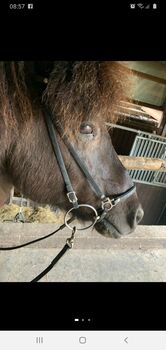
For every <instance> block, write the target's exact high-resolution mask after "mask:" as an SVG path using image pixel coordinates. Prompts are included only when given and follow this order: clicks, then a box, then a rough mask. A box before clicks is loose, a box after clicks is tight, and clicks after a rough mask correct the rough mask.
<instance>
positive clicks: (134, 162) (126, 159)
mask: <svg viewBox="0 0 166 350" xmlns="http://www.w3.org/2000/svg"><path fill="white" fill-rule="evenodd" d="M118 157H119V159H120V161H121V162H122V164H123V165H124V167H125V168H126V169H128V170H151V171H161V172H166V160H165V159H157V158H144V157H130V156H118Z"/></svg>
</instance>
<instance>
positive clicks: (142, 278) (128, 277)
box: [0, 223, 166, 282]
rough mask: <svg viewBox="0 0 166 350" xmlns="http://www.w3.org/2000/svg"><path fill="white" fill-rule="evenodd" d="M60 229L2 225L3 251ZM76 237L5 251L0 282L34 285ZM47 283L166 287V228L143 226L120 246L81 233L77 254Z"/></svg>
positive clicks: (69, 255) (64, 233)
mask: <svg viewBox="0 0 166 350" xmlns="http://www.w3.org/2000/svg"><path fill="white" fill-rule="evenodd" d="M55 229H56V226H55V225H54V224H22V223H16V224H14V223H4V224H0V246H8V245H17V244H21V243H23V242H27V241H30V240H32V239H35V238H38V237H41V236H43V235H46V234H48V233H50V232H52V231H54V230H55ZM70 234H71V233H70V232H69V231H68V229H65V230H63V231H60V232H59V233H57V234H56V235H55V236H53V237H51V238H48V239H47V240H44V241H42V242H39V243H35V244H34V245H32V246H28V247H26V248H21V249H19V250H14V251H8V252H7V251H1V252H0V282H8V281H9V282H29V281H31V280H32V279H33V278H34V277H35V276H36V275H37V274H39V273H40V272H41V271H42V270H44V269H45V268H46V267H47V266H48V265H49V264H50V263H51V261H52V260H53V259H54V257H55V256H56V254H57V253H59V251H60V250H61V249H62V247H63V245H64V244H65V240H66V238H67V237H69V236H70ZM54 247H55V248H54ZM41 282H166V226H138V227H137V229H136V231H135V232H134V233H133V234H131V235H129V236H126V237H123V238H121V239H118V240H115V239H109V238H104V237H102V236H101V235H100V234H98V233H97V232H96V231H95V230H93V231H92V232H91V231H90V230H87V231H85V232H82V233H78V234H77V237H76V241H75V245H74V247H73V249H71V250H69V251H68V252H67V253H66V255H65V256H64V257H63V258H62V259H61V260H60V261H59V262H58V263H57V265H56V266H55V267H54V268H53V269H52V270H51V271H50V272H49V273H48V274H47V275H46V276H45V277H43V279H42V280H41Z"/></svg>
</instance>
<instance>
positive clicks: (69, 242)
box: [30, 226, 77, 282]
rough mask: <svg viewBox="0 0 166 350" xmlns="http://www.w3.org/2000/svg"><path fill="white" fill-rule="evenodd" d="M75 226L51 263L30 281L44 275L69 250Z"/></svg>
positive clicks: (71, 245)
mask: <svg viewBox="0 0 166 350" xmlns="http://www.w3.org/2000/svg"><path fill="white" fill-rule="evenodd" d="M76 231H77V229H76V226H74V227H73V231H72V234H71V237H69V238H67V240H66V244H65V245H64V247H63V248H62V250H61V251H60V252H59V253H58V255H57V256H56V257H55V258H54V259H53V260H52V262H51V264H50V265H49V266H48V267H47V268H46V269H45V270H44V271H42V272H41V273H40V274H39V275H38V276H37V277H35V278H34V279H33V280H32V281H30V282H38V281H39V280H40V279H41V278H42V277H43V276H45V275H46V274H47V273H48V272H49V271H50V270H51V269H52V268H53V267H54V266H55V264H56V263H57V262H58V261H59V260H60V259H61V258H62V256H63V255H64V254H65V253H66V252H67V251H68V250H69V249H72V248H73V244H74V238H75V234H76Z"/></svg>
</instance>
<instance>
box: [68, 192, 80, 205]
mask: <svg viewBox="0 0 166 350" xmlns="http://www.w3.org/2000/svg"><path fill="white" fill-rule="evenodd" d="M67 197H68V200H69V202H70V203H77V201H78V198H77V196H76V194H75V192H74V191H72V192H68V193H67Z"/></svg>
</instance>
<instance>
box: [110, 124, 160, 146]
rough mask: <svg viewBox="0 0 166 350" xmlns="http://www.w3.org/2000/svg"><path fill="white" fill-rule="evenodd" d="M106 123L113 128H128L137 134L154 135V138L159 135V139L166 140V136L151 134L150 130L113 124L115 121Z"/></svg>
mask: <svg viewBox="0 0 166 350" xmlns="http://www.w3.org/2000/svg"><path fill="white" fill-rule="evenodd" d="M105 124H106V125H107V126H112V127H113V128H116V129H122V130H127V131H131V132H134V133H136V134H142V135H149V136H150V137H154V138H155V137H157V138H158V139H159V140H160V139H161V140H163V142H166V137H163V136H160V135H156V134H151V133H150V132H146V131H142V130H137V129H132V128H128V127H127V126H122V125H118V124H113V123H105ZM142 137H143V136H142Z"/></svg>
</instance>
